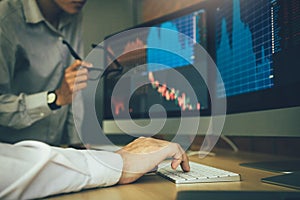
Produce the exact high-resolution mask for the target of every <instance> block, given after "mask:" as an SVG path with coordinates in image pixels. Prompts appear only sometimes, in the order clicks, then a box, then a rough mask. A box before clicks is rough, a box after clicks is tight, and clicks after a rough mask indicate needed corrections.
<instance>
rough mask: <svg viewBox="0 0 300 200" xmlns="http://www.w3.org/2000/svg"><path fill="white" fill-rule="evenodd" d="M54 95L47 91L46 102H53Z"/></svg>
mask: <svg viewBox="0 0 300 200" xmlns="http://www.w3.org/2000/svg"><path fill="white" fill-rule="evenodd" d="M55 98H56V95H55V93H49V94H48V96H47V102H48V103H53V102H54V101H55Z"/></svg>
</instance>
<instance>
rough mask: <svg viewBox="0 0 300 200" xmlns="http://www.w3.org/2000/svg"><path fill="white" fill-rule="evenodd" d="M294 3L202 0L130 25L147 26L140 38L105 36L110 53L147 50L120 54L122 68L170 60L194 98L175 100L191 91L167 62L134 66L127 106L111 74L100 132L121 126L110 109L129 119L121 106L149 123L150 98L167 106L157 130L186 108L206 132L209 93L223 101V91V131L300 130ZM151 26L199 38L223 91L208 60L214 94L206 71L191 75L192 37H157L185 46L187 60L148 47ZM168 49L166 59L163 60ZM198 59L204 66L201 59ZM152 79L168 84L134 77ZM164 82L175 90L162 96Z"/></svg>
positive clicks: (171, 124)
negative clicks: (175, 77) (173, 74)
mask: <svg viewBox="0 0 300 200" xmlns="http://www.w3.org/2000/svg"><path fill="white" fill-rule="evenodd" d="M299 9H300V5H299V1H298V0H290V1H284V0H260V1H248V0H223V1H218V0H207V1H203V2H201V3H199V4H196V5H194V6H192V7H190V8H187V9H183V10H180V11H177V12H175V13H172V14H169V15H166V16H163V17H161V18H158V19H155V20H152V21H149V22H146V23H144V24H141V25H138V26H136V27H132V28H141V27H148V29H147V30H148V31H149V32H148V33H143V34H141V35H143V36H146V37H141V38H139V37H138V36H139V35H138V33H137V34H136V35H134V34H133V35H130V36H128V37H127V38H124V37H122V41H121V42H119V41H116V40H109V38H111V37H113V36H114V35H115V34H113V35H110V36H108V37H107V43H106V47H107V48H109V49H110V50H111V51H112V52H118V51H119V52H118V53H117V54H118V55H119V54H122V53H120V52H121V51H124V49H125V48H126V47H130V46H134V45H136V46H139V45H142V46H144V47H145V48H144V50H138V51H133V52H131V53H126V54H122V55H121V56H120V57H119V58H117V59H118V60H119V61H120V63H122V65H123V66H124V72H128V71H129V70H131V69H133V68H135V67H136V66H141V65H143V64H147V62H158V63H162V64H164V65H169V66H170V68H172V69H176V71H177V72H179V73H181V74H182V75H183V76H184V77H185V78H186V79H187V80H189V82H190V84H191V85H192V89H193V90H194V91H195V93H196V97H197V99H198V100H199V101H195V102H193V101H191V100H189V101H185V102H189V103H187V104H183V103H182V102H180V101H181V100H182V99H183V98H186V97H187V96H189V95H188V93H187V92H185V91H184V92H183V89H181V88H180V85H176V81H173V82H172V80H171V79H170V77H169V76H168V75H167V74H168V71H169V70H170V68H164V67H158V68H151V66H149V67H147V65H143V66H144V68H138V69H137V70H136V71H135V72H134V73H133V75H132V76H130V77H127V80H128V84H131V85H134V86H132V88H138V89H137V90H136V91H135V92H133V93H132V95H131V97H130V100H129V106H126V107H124V104H123V103H124V102H122V94H119V95H120V96H113V95H112V91H113V89H114V86H115V84H116V83H117V82H118V80H119V79H118V78H116V77H113V76H112V77H107V78H106V79H105V81H104V82H105V83H104V87H103V88H104V105H105V106H104V113H103V129H104V132H105V133H106V134H115V133H117V134H122V133H123V131H122V130H120V128H119V127H118V126H117V124H116V119H114V117H113V114H116V115H118V116H119V117H118V120H120V121H123V122H125V123H126V120H128V119H125V118H124V119H122V112H127V113H130V117H131V118H132V120H134V121H135V122H136V123H138V124H139V125H147V124H148V123H149V114H148V113H149V110H148V109H149V107H150V105H153V104H160V105H162V106H164V108H165V109H166V111H167V121H166V124H165V125H164V127H163V128H162V129H161V131H160V134H172V133H174V132H176V130H177V129H178V124H179V123H180V120H181V119H180V114H182V111H183V110H184V112H185V113H188V114H187V115H185V116H187V118H190V119H195V118H201V126H200V127H199V129H198V130H197V133H198V134H199V135H203V134H206V132H207V130H208V124H209V121H210V117H211V99H215V100H217V101H218V100H220V101H221V100H222V99H224V98H225V99H226V100H227V111H226V114H227V116H226V121H225V124H224V128H223V130H222V134H224V135H230V136H280V137H282V136H284V137H299V136H300V126H299V124H298V121H299V116H300V95H299V92H298V88H300V87H299V86H300V78H299V74H300V73H299V72H300V67H299V64H298V62H297V61H298V59H297V56H299V55H298V54H299V52H300V26H299V24H300V18H299V16H300V15H299V13H300V12H299ZM153 27H163V28H167V29H171V30H177V31H179V32H182V33H183V34H185V35H187V36H189V37H190V38H192V40H194V41H197V42H198V43H199V44H201V45H202V46H203V47H204V48H205V49H206V50H207V52H208V54H209V55H210V56H211V57H212V59H213V60H214V61H215V63H216V66H217V67H218V70H219V72H220V74H221V77H222V79H223V83H224V86H225V87H224V88H225V90H224V89H222V82H221V79H220V78H217V77H216V76H215V74H216V72H215V71H214V70H210V69H209V66H206V67H207V68H206V69H204V71H205V73H204V74H206V76H207V77H209V81H208V84H212V85H214V88H215V91H214V92H213V93H209V92H208V91H207V85H206V82H205V81H204V80H203V79H205V77H203V74H202V76H191V77H192V78H190V77H189V76H190V75H194V74H195V73H194V71H193V67H191V66H190V64H191V63H193V59H197V56H199V55H197V52H195V51H192V50H193V46H192V44H185V43H184V41H181V40H180V39H179V40H177V41H174V40H173V41H172V38H168V37H165V38H162V40H161V41H162V42H164V41H165V42H166V43H167V44H170V43H174V42H175V43H178V44H179V45H178V46H181V47H185V46H189V45H190V48H191V51H190V53H191V54H190V58H191V59H192V60H191V61H188V63H185V62H184V61H182V60H180V59H179V60H178V59H177V58H174V57H172V55H167V54H164V52H157V51H156V52H152V51H151V50H149V49H147V47H149V46H150V47H151V44H153V43H155V41H156V40H157V38H155V37H153V35H152V34H151V31H150V30H152V29H151V28H153ZM130 29H131V28H130ZM130 29H129V30H130ZM153 30H155V29H153ZM124 41H126V42H124ZM168 56H169V57H171V60H170V59H169V60H166V59H165V58H167V57H168ZM176 59H177V60H176ZM203 66H204V68H205V65H203ZM171 71H172V70H171ZM120 77H121V76H120ZM153 77H155V78H153ZM211 77H214V78H211ZM156 78H157V79H161V80H165V82H167V83H168V84H169V85H164V82H161V81H160V82H158V83H157V86H155V85H151V84H148V85H145V86H143V87H136V86H137V85H138V84H139V81H142V82H143V81H145V79H147V80H156ZM171 85H172V86H171ZM166 88H174V91H175V92H173V93H172V94H171V96H172V95H173V94H176V95H177V96H176V98H177V99H176V98H174V97H171V96H170V93H171V92H172V89H171V90H170V91H168V94H167V96H166V93H165V92H166V91H167V89H166ZM176 91H177V93H176ZM126 92H127V91H126ZM126 92H125V93H126ZM130 92H131V91H128V92H127V93H130ZM125 93H124V94H125ZM183 94H184V95H183ZM178 97H180V99H178ZM111 105H112V107H111ZM196 111H200V113H201V115H196V114H197V113H199V112H196ZM154 113H155V112H154ZM159 116H160V115H159V114H158V115H157V116H155V114H154V115H153V118H154V120H158V121H159V120H160V117H159ZM130 120H131V119H130ZM187 134H189V133H188V131H187Z"/></svg>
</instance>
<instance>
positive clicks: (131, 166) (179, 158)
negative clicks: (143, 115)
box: [116, 137, 190, 184]
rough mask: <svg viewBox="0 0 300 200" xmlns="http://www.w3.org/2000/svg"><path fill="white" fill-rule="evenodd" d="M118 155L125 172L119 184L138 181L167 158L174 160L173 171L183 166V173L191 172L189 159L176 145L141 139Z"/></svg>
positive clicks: (119, 151) (151, 139)
mask: <svg viewBox="0 0 300 200" xmlns="http://www.w3.org/2000/svg"><path fill="white" fill-rule="evenodd" d="M116 153H118V154H120V155H121V156H122V158H123V172H122V176H121V178H120V180H119V184H126V183H131V182H133V181H135V180H137V179H138V178H140V177H141V176H142V175H144V174H145V173H147V172H149V171H151V170H152V169H154V168H155V167H157V166H158V164H159V163H161V162H162V161H163V160H165V159H166V158H172V159H173V161H172V163H171V166H172V168H173V169H176V168H177V167H178V166H179V165H181V168H182V170H183V171H190V166H189V160H188V157H187V155H186V154H185V152H184V150H183V149H182V148H181V146H180V145H179V144H176V143H171V142H167V141H163V140H157V139H153V138H144V137H140V138H138V139H136V140H134V141H133V142H132V143H129V144H128V145H126V146H125V147H124V148H122V149H120V150H118V151H117V152H116Z"/></svg>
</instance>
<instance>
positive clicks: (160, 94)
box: [104, 9, 209, 119]
mask: <svg viewBox="0 0 300 200" xmlns="http://www.w3.org/2000/svg"><path fill="white" fill-rule="evenodd" d="M134 28H136V29H138V28H143V29H142V30H139V31H138V32H137V34H134V33H132V32H131V33H130V34H123V35H121V36H116V35H112V36H110V37H108V38H107V39H106V42H105V46H106V48H107V49H109V51H110V52H111V53H112V54H113V55H120V56H119V57H118V58H117V59H118V61H119V62H120V63H121V64H122V66H123V68H124V69H123V73H122V74H121V75H120V76H118V77H116V76H111V77H107V78H106V80H105V86H104V88H105V93H104V97H105V100H104V102H105V105H107V107H106V108H107V109H105V110H104V116H105V117H104V118H106V119H112V118H114V116H116V117H118V118H119V119H122V118H123V119H124V118H125V119H126V116H127V113H130V117H131V118H147V117H149V116H148V115H149V114H148V113H149V109H150V108H151V107H152V106H153V105H156V104H159V105H161V106H163V107H164V109H165V110H166V113H167V115H168V117H178V116H179V115H180V113H181V112H185V113H189V114H190V115H194V114H195V113H196V112H193V111H201V113H202V114H208V113H209V100H208V93H207V89H206V84H205V82H204V80H203V78H202V76H201V75H199V74H198V73H197V72H196V70H195V68H194V67H193V66H192V65H193V64H194V62H195V61H196V60H197V59H199V56H198V55H197V53H196V50H195V48H194V43H199V44H201V45H202V46H203V47H206V45H207V32H206V11H205V10H204V9H197V10H193V11H189V12H187V11H186V12H182V13H176V14H174V15H170V16H167V17H166V18H165V19H160V20H156V21H154V22H149V23H146V24H143V25H140V26H137V27H134ZM169 31H170V32H169ZM171 31H172V33H173V31H174V34H170V33H171ZM112 38H113V39H112ZM174 52H175V53H174ZM176 52H180V55H178V54H176ZM110 61H111V60H110V59H108V62H110ZM205 67H206V66H205ZM130 70H134V71H131V73H130V75H127V76H126V77H125V74H126V73H128V72H130ZM206 73H207V69H204V75H205V74H206ZM178 74H180V75H182V76H183V77H184V79H185V80H188V82H189V84H190V85H191V86H192V87H191V88H188V87H187V86H186V84H183V83H182V82H181V81H179V80H178V78H176V77H178ZM197 74H198V75H197ZM120 78H122V79H123V80H122V81H124V82H123V83H124V84H126V85H128V86H129V87H128V89H126V91H124V90H120V91H118V92H115V93H113V90H114V89H115V87H116V83H117V82H118V81H120ZM147 82H148V83H147ZM191 93H195V94H196V97H193V94H191ZM128 98H130V100H129V105H125V104H126V99H128ZM110 105H111V106H110ZM153 114H154V116H157V117H160V116H161V113H160V111H159V110H157V111H154V112H153Z"/></svg>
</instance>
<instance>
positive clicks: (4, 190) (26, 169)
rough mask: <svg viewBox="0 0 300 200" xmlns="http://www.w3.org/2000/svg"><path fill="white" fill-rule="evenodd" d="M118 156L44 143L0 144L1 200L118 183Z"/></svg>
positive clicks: (119, 158) (119, 174)
mask: <svg viewBox="0 0 300 200" xmlns="http://www.w3.org/2000/svg"><path fill="white" fill-rule="evenodd" d="M122 168H123V160H122V157H121V156H120V155H119V154H116V153H112V152H104V151H95V150H75V149H71V148H68V149H64V148H58V147H52V146H49V145H47V144H45V143H42V142H37V141H23V142H20V143H17V144H15V145H11V144H5V143H0V199H32V198H41V197H46V196H49V195H54V194H60V193H68V192H74V191H79V190H82V189H86V188H93V187H104V186H110V185H114V184H116V183H117V182H118V181H119V179H120V176H121V174H122Z"/></svg>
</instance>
